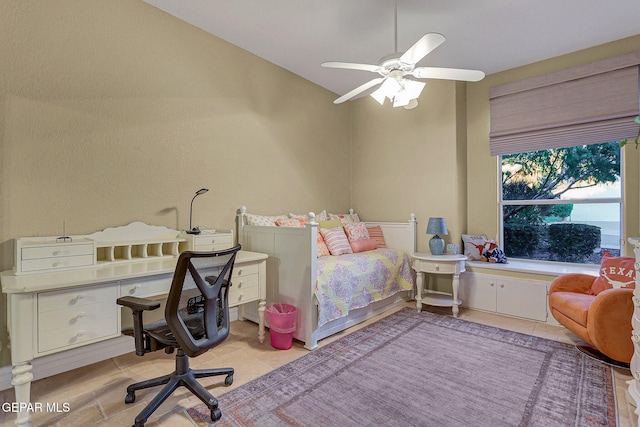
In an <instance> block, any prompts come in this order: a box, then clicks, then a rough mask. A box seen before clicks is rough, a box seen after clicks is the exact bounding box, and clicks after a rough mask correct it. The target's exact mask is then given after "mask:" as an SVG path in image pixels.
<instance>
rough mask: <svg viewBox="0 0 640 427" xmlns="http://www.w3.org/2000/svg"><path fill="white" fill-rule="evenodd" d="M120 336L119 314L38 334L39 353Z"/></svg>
mask: <svg viewBox="0 0 640 427" xmlns="http://www.w3.org/2000/svg"><path fill="white" fill-rule="evenodd" d="M118 335H120V331H119V330H118V317H117V314H116V315H114V316H113V317H108V318H104V319H97V320H87V321H82V322H78V323H77V324H74V325H73V326H67V327H64V328H58V329H53V330H50V331H42V330H41V331H39V332H38V352H40V353H45V352H49V351H52V350H64V349H65V348H67V347H74V346H76V345H78V344H81V343H83V342H87V341H94V340H98V339H105V338H111V337H115V336H118Z"/></svg>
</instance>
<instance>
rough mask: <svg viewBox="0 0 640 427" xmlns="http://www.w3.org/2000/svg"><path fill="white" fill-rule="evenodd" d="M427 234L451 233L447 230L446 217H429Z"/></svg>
mask: <svg viewBox="0 0 640 427" xmlns="http://www.w3.org/2000/svg"><path fill="white" fill-rule="evenodd" d="M427 234H444V235H446V234H449V233H448V232H447V221H445V219H444V218H429V223H428V224H427Z"/></svg>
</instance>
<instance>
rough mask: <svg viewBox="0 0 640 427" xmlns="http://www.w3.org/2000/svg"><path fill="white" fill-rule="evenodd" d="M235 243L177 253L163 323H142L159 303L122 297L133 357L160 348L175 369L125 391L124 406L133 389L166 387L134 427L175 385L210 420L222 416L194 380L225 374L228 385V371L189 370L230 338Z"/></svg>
mask: <svg viewBox="0 0 640 427" xmlns="http://www.w3.org/2000/svg"><path fill="white" fill-rule="evenodd" d="M239 250H240V245H237V246H235V247H233V248H231V249H225V250H221V251H215V252H190V251H186V252H182V253H181V254H180V257H179V258H178V264H177V265H176V269H175V272H174V274H173V281H172V282H171V289H170V290H169V296H168V297H167V305H166V308H165V311H164V315H165V319H163V320H158V321H156V322H153V323H150V324H147V325H144V324H143V322H142V313H143V312H144V311H147V310H155V309H157V308H158V307H160V303H159V302H157V301H152V300H148V299H144V298H138V297H133V296H126V297H122V298H118V301H117V302H118V304H120V305H123V306H125V307H129V308H130V309H131V310H132V311H133V328H125V329H123V330H122V333H123V334H125V335H130V336H133V337H134V339H135V348H136V354H137V355H138V356H143V355H144V354H145V353H149V352H152V351H157V350H160V349H164V350H165V352H166V353H169V354H170V353H173V351H174V349H177V352H176V370H175V371H174V372H172V373H171V374H168V375H164V376H162V377H159V378H154V379H151V380H147V381H142V382H139V383H135V384H132V385H130V386H129V387H127V397H126V398H125V400H124V401H125V403H133V402H135V400H136V395H135V392H136V390H142V389H145V388H149V387H154V386H157V385H165V386H164V387H163V388H162V390H160V392H159V393H158V394H157V395H156V397H154V398H153V400H152V401H151V402H149V404H148V405H147V406H146V407H145V408H144V409H143V410H142V412H140V414H138V416H137V417H136V420H135V425H134V427H141V426H144V424H145V422H146V421H147V419H148V418H149V416H151V414H152V413H153V412H154V411H155V410H156V409H158V407H159V406H160V405H161V404H162V402H164V401H165V400H166V399H167V398H168V397H169V396H170V395H171V394H172V393H173V392H174V391H175V390H176V389H177V388H178V387H180V386H184V387H186V388H188V389H189V390H190V391H191V392H192V393H193V394H195V395H196V396H198V397H199V398H200V400H202V401H203V402H204V403H205V404H206V405H207V406H208V407H209V409H210V411H211V421H217V420H219V419H220V417H222V412H221V411H220V409H219V408H218V401H217V399H216V398H215V397H213V396H212V395H211V393H209V392H208V391H207V390H206V389H205V388H204V387H203V386H202V385H201V384H200V383H199V382H198V381H197V380H196V378H203V377H209V376H214V375H226V378H225V380H224V383H225V385H231V384H232V383H233V372H234V371H233V368H218V369H202V370H192V369H191V368H190V367H189V357H196V356H199V355H200V354H202V353H204V352H206V351H207V350H209V349H211V348H213V347H215V346H217V345H218V344H220V343H221V342H222V341H224V340H225V339H226V338H227V336H228V335H229V300H228V296H229V288H230V287H231V274H232V272H233V263H234V261H235V258H236V254H237V253H238V251H239Z"/></svg>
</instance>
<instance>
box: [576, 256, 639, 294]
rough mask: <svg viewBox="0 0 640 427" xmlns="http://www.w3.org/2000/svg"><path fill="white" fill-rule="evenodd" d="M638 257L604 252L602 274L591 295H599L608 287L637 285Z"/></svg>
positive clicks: (593, 286)
mask: <svg viewBox="0 0 640 427" xmlns="http://www.w3.org/2000/svg"><path fill="white" fill-rule="evenodd" d="M635 262H636V259H635V258H633V257H624V256H621V257H614V256H611V255H610V254H609V253H608V252H605V253H604V256H603V257H602V262H601V263H600V275H599V276H598V277H597V278H596V280H594V282H593V284H592V285H591V289H589V290H588V291H587V293H588V294H590V295H598V294H599V293H600V292H602V291H605V290H607V289H613V288H615V289H619V288H630V289H634V288H635V287H636V269H635Z"/></svg>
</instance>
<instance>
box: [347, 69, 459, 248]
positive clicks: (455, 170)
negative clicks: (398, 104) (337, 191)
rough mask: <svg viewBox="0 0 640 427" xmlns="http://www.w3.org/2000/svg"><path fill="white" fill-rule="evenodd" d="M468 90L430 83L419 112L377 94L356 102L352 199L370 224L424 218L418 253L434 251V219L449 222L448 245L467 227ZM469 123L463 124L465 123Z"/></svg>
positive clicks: (435, 82)
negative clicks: (431, 226)
mask: <svg viewBox="0 0 640 427" xmlns="http://www.w3.org/2000/svg"><path fill="white" fill-rule="evenodd" d="M464 93H465V86H464V85H463V84H458V83H455V82H446V81H430V82H428V83H427V86H426V87H425V89H424V91H423V93H422V95H421V97H420V101H419V102H420V105H419V106H418V107H417V108H415V109H413V110H405V109H404V108H393V107H392V106H391V104H389V103H388V102H387V103H386V104H385V105H384V106H383V107H380V105H379V104H378V103H377V102H376V101H375V100H373V99H372V98H371V97H366V98H363V99H360V100H358V101H356V102H354V103H353V109H352V125H351V129H352V131H351V132H352V134H351V138H352V140H351V144H352V156H351V185H352V192H351V200H352V205H353V207H354V208H355V209H356V211H357V212H359V213H360V216H361V217H362V218H363V219H365V220H367V219H372V220H376V219H384V220H392V221H406V220H408V219H409V215H410V214H411V213H415V214H416V218H417V220H418V250H419V251H427V250H428V240H429V239H430V238H431V237H432V236H431V235H426V234H425V231H426V228H427V221H428V220H429V217H444V218H446V220H447V226H448V228H449V235H448V236H443V238H444V239H445V241H446V242H447V243H450V242H454V243H458V241H459V240H460V234H461V232H463V231H464V230H463V228H464V214H465V212H466V208H465V205H466V200H465V197H464V195H465V179H466V178H465V177H466V169H465V167H464V166H465V147H466V141H465V137H466V133H465V120H464V113H465V111H464V110H465V109H464V101H465V98H464ZM460 123H462V126H460Z"/></svg>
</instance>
